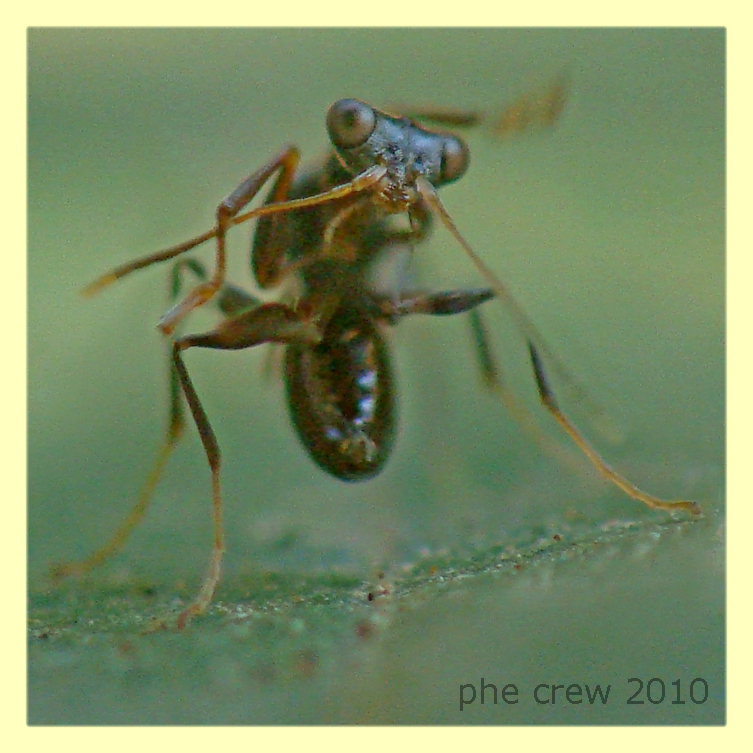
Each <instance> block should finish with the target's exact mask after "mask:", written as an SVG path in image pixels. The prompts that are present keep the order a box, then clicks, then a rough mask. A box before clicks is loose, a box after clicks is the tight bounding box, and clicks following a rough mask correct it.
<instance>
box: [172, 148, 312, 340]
mask: <svg viewBox="0 0 753 753" xmlns="http://www.w3.org/2000/svg"><path fill="white" fill-rule="evenodd" d="M299 159H300V156H299V153H298V150H297V149H296V148H295V147H293V146H290V147H287V148H286V149H283V151H282V152H280V154H278V155H277V156H276V157H275V158H274V159H272V160H271V161H270V162H268V163H267V164H266V165H264V166H263V167H261V168H260V169H259V170H257V171H256V172H255V173H253V174H252V175H250V176H249V177H248V178H246V180H244V181H243V182H242V183H241V184H240V185H239V186H238V187H237V188H236V189H235V190H234V191H233V192H232V193H231V194H230V195H229V196H227V197H226V198H225V199H223V200H222V201H221V202H220V204H219V206H218V207H217V212H216V218H217V225H216V228H215V230H216V237H217V252H216V262H215V270H214V274H213V275H212V277H211V278H210V279H209V280H207V281H206V282H204V283H202V284H200V285H198V286H197V287H195V288H194V289H193V290H192V291H191V292H190V293H189V294H188V295H187V296H186V297H185V298H184V299H183V300H182V301H181V302H180V303H178V304H177V305H176V306H173V307H172V308H171V309H170V310H169V311H167V312H166V313H165V314H164V315H163V316H162V318H161V319H160V321H159V324H158V327H159V329H160V330H161V331H162V332H163V333H164V334H166V335H169V334H170V333H171V332H172V331H173V330H174V329H175V327H176V325H177V324H178V323H179V322H180V321H181V319H183V318H184V317H185V316H186V315H187V314H188V313H189V312H191V311H193V309H195V308H198V307H199V306H202V305H203V304H204V303H206V302H207V301H208V300H209V299H210V298H211V297H212V296H213V295H214V294H215V293H216V292H217V291H218V290H219V289H220V287H221V286H222V283H223V282H224V280H225V234H226V233H227V230H228V229H229V228H230V227H231V226H232V224H233V222H232V221H233V218H234V217H235V216H236V215H237V214H238V213H239V212H240V211H241V210H242V209H243V208H244V207H245V206H246V205H247V204H248V203H249V202H250V201H251V200H252V199H253V198H254V197H255V196H256V194H257V193H258V192H259V190H260V189H261V187H262V186H263V185H264V184H265V183H266V182H267V180H269V178H270V176H271V175H273V174H274V173H275V172H276V171H277V170H281V173H280V175H279V177H278V179H277V182H276V184H275V188H274V192H275V193H276V192H277V191H278V190H279V191H280V192H281V193H283V194H286V193H287V188H288V187H289V185H290V181H291V180H292V176H293V173H294V172H295V169H296V167H297V165H298V161H299Z"/></svg>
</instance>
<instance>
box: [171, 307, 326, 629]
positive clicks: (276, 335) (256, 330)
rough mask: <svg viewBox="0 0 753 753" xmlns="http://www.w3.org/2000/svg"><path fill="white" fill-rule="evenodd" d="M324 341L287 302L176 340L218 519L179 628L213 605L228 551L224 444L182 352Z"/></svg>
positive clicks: (176, 359) (177, 364)
mask: <svg viewBox="0 0 753 753" xmlns="http://www.w3.org/2000/svg"><path fill="white" fill-rule="evenodd" d="M320 340H321V333H320V330H319V328H318V327H317V325H316V324H315V323H314V321H313V320H312V319H310V318H308V317H307V316H306V315H304V314H302V313H299V312H298V311H296V310H294V309H292V308H290V307H289V306H285V305H283V304H281V303H267V304H263V305H261V306H258V307H257V308H254V309H252V310H248V311H243V312H242V313H240V314H237V315H236V316H233V317H232V318H230V319H228V320H226V321H224V322H222V324H220V326H219V327H217V328H216V329H215V330H213V331H211V332H208V333H205V334H198V335H189V336H186V337H181V338H178V339H176V340H175V341H174V342H173V348H172V362H173V365H174V369H175V373H176V374H177V376H178V380H179V383H180V387H181V389H182V390H183V394H184V395H185V398H186V401H187V402H188V406H189V408H190V410H191V414H192V416H193V419H194V423H195V424H196V428H197V429H198V431H199V436H200V437H201V442H202V444H203V446H204V452H205V453H206V456H207V461H208V462H209V468H210V471H211V474H212V517H213V523H214V538H213V544H212V553H211V557H210V561H209V569H208V571H207V574H206V577H205V578H204V581H203V582H202V585H201V588H200V589H199V592H198V594H197V595H196V598H195V599H194V601H193V602H192V603H191V604H190V605H189V606H188V607H187V608H186V609H185V610H183V612H181V614H180V615H179V616H178V622H177V626H178V628H183V627H184V626H185V625H186V624H187V622H188V621H189V620H191V619H192V618H193V617H196V616H197V615H200V614H202V613H203V612H205V611H206V610H207V608H208V607H209V604H210V603H211V601H212V596H213V594H214V591H215V589H216V588H217V584H218V583H219V580H220V570H221V566H222V555H223V552H224V550H225V539H224V533H223V526H222V494H221V488H220V447H219V444H218V442H217V438H216V437H215V434H214V431H213V429H212V426H211V424H210V423H209V418H208V417H207V414H206V412H205V411H204V407H203V406H202V404H201V401H200V400H199V396H198V394H197V392H196V390H195V388H194V386H193V383H192V382H191V378H190V377H189V375H188V370H187V369H186V366H185V363H184V362H183V356H182V353H183V351H184V350H186V349H188V348H212V349H216V350H241V349H244V348H251V347H254V346H255V345H260V344H262V343H269V342H278V343H294V342H297V343H306V344H310V345H313V344H316V343H318V342H319V341H320Z"/></svg>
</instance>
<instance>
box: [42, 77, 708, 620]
mask: <svg viewBox="0 0 753 753" xmlns="http://www.w3.org/2000/svg"><path fill="white" fill-rule="evenodd" d="M536 102H537V101H536V100H532V99H530V98H526V99H525V100H524V103H523V104H520V103H518V104H517V105H516V106H513V107H512V108H510V109H508V110H507V111H506V114H505V115H504V117H503V118H502V119H500V120H499V122H498V130H499V131H511V130H515V129H516V128H518V127H521V128H522V127H526V126H527V125H529V121H536V120H537V119H538V120H540V121H546V120H547V119H549V120H552V119H554V118H556V116H557V114H558V112H559V110H560V109H561V106H562V91H561V89H558V90H557V91H556V92H555V94H554V95H552V97H550V101H549V103H548V105H547V106H539V107H538V109H537V105H536ZM476 119H477V118H476V117H475V116H473V115H471V114H464V113H459V112H455V111H439V110H437V111H428V110H427V111H423V112H420V113H418V114H417V115H414V116H413V117H412V118H410V117H405V116H401V115H390V114H387V113H386V112H382V111H380V110H378V109H376V108H375V107H372V106H371V105H368V104H366V103H365V102H362V101H359V100H356V99H341V100H339V101H337V102H335V103H334V104H333V105H332V106H331V107H330V108H329V110H328V112H327V117H326V126H327V131H328V134H329V139H330V143H331V151H330V153H329V155H328V156H327V158H326V159H325V161H324V162H323V163H322V164H321V165H319V166H318V167H316V168H314V169H313V170H311V171H309V172H307V173H302V174H301V175H299V174H298V163H299V152H298V150H297V149H296V148H295V147H294V146H289V147H286V148H284V149H283V150H282V151H281V152H280V153H279V154H278V155H277V156H275V157H274V158H273V159H271V160H270V161H269V162H268V163H267V164H265V165H264V166H262V167H261V168H260V169H259V170H257V171H256V172H254V173H253V174H252V175H250V176H249V177H248V178H246V179H245V180H244V181H243V182H242V183H241V184H240V185H239V186H238V187H237V188H236V189H235V190H234V191H233V192H232V193H231V194H230V195H229V196H228V197H227V198H225V199H224V200H223V201H222V202H220V204H219V206H218V207H217V211H216V222H215V224H214V226H213V227H212V229H210V230H209V231H207V232H205V233H203V234H202V235H199V236H197V237H195V238H192V239H190V240H188V241H186V242H184V243H181V244H179V245H176V246H172V247H170V248H167V249H165V250H163V251H159V252H157V253H153V254H150V255H148V256H144V257H141V258H138V259H136V260H134V261H131V262H129V263H127V264H124V265H123V266H121V267H118V268H116V269H115V270H113V271H112V272H110V273H108V274H106V275H104V276H102V277H100V278H99V279H97V280H96V281H94V282H93V283H92V284H91V285H90V286H89V287H88V288H87V289H86V291H85V292H86V293H93V292H96V291H98V290H99V289H101V288H103V287H105V286H107V285H109V284H111V283H112V282H114V281H116V280H118V279H120V278H122V277H124V276H126V275H128V274H130V273H132V272H134V271H136V270H138V269H142V268H144V267H147V266H150V265H152V264H155V263H158V262H164V261H167V260H170V259H175V258H176V257H182V255H183V254H186V253H187V252H188V251H190V250H191V249H193V248H195V247H196V246H198V245H200V244H202V243H204V242H206V241H209V240H211V239H214V241H215V243H216V253H215V265H214V270H213V271H212V273H211V274H208V273H207V271H206V269H205V267H204V266H203V265H202V264H200V263H199V262H198V261H196V260H195V259H193V258H190V257H184V258H180V259H178V260H177V261H176V262H175V264H174V266H173V268H172V274H171V277H170V280H171V297H172V299H173V301H174V305H172V306H171V308H170V309H169V310H168V311H167V312H166V313H165V314H164V315H163V316H162V318H161V319H160V321H159V324H158V328H159V329H160V330H161V331H162V332H163V333H164V334H165V335H168V336H170V338H171V339H170V343H171V351H170V375H171V376H170V418H169V423H168V431H167V436H166V438H165V441H164V443H163V447H162V451H161V453H160V454H159V457H158V460H157V463H156V465H155V468H154V470H153V471H152V474H151V475H150V477H149V478H148V480H147V483H146V485H145V487H144V489H143V491H142V493H141V496H140V497H139V499H138V502H137V504H136V506H135V507H134V509H133V510H132V512H131V514H130V516H129V517H128V518H127V519H126V521H125V522H124V523H123V524H122V526H121V527H120V529H118V530H117V531H116V533H115V534H114V536H113V537H112V538H111V539H110V541H109V542H108V543H107V544H105V546H103V547H102V548H101V549H99V550H98V551H96V552H95V553H94V554H92V555H91V556H90V557H89V558H88V559H86V560H83V561H82V562H73V563H68V564H65V565H61V566H58V567H57V568H56V571H55V572H56V574H57V575H58V576H62V575H70V574H74V573H81V572H85V571H87V570H89V569H91V568H92V567H94V566H95V565H97V564H99V563H100V562H102V561H103V560H104V559H105V558H106V557H107V556H109V555H110V554H111V553H112V552H114V551H115V550H117V549H118V548H119V547H120V546H121V545H122V544H123V542H124V541H125V539H126V537H127V536H128V534H129V533H130V531H131V530H132V528H133V527H134V526H135V524H136V523H137V522H138V520H139V519H140V518H141V517H142V515H143V513H144V511H145V510H146V507H147V505H148V503H149V500H150V498H151V497H152V494H153V491H154V488H155V486H156V484H157V481H158V479H159V477H160V474H161V472H162V469H163V467H164V465H165V463H166V461H167V458H168V456H169V454H170V452H171V451H172V449H173V448H174V447H175V445H176V444H177V442H178V439H179V438H180V436H181V434H182V431H183V428H184V423H185V421H184V405H185V404H187V405H188V407H189V409H190V413H191V415H192V417H193V421H194V424H195V425H196V428H197V429H198V432H199V435H200V438H201V442H202V444H203V447H204V451H205V454H206V457H207V461H208V463H209V467H210V471H211V486H212V510H213V521H214V538H213V546H212V552H211V557H210V563H209V568H208V572H207V574H206V576H205V578H204V581H203V583H202V585H201V587H200V589H199V591H198V593H197V595H196V597H195V599H194V600H193V602H191V604H189V606H188V607H187V608H186V609H185V610H184V611H183V612H182V613H181V614H180V616H179V617H178V620H177V625H178V627H183V626H184V625H185V624H186V623H187V622H188V621H189V620H191V619H192V618H193V617H195V616H197V615H200V614H201V613H203V612H205V611H206V610H207V608H208V607H209V605H210V603H211V600H212V597H213V595H214V592H215V590H216V587H217V585H218V583H219V580H220V572H221V563H222V556H223V551H224V547H225V545H224V535H223V520H222V494H221V485H220V459H221V456H220V447H219V444H218V441H217V439H216V437H215V433H214V430H213V428H212V426H211V424H210V421H209V418H208V416H207V414H206V412H205V410H204V408H203V406H202V403H201V400H200V398H199V395H198V393H197V391H196V389H195V388H194V385H193V383H192V380H191V377H190V375H189V372H188V369H187V367H186V364H185V360H184V353H185V351H186V350H188V349H190V348H210V349H230V350H238V349H245V348H252V347H255V346H257V345H262V344H265V343H281V344H283V345H284V378H285V386H286V392H287V402H288V406H289V409H290V414H291V418H292V421H293V424H294V426H295V428H296V431H297V433H298V435H299V438H300V440H301V442H302V444H303V446H304V447H305V449H306V450H307V451H308V453H309V455H310V456H311V458H312V459H313V460H314V461H315V462H316V463H317V464H318V465H319V466H320V467H321V468H323V469H324V470H325V471H327V472H328V473H330V474H331V475H333V476H334V477H336V478H339V479H342V480H345V481H357V480H364V479H368V478H371V477H373V476H374V475H375V474H377V473H379V471H380V470H381V469H382V467H383V466H384V464H385V462H386V460H387V458H388V456H389V455H390V452H391V449H392V445H393V439H394V435H395V399H394V394H395V384H394V379H393V375H392V368H391V357H390V353H389V349H388V346H387V343H386V341H385V337H384V334H383V330H384V329H385V327H387V326H394V325H396V324H397V323H398V322H399V321H400V320H401V319H403V318H404V317H406V316H412V315H417V314H426V315H433V316H442V315H445V316H446V315H458V314H463V313H469V315H470V316H471V317H472V322H473V327H474V331H475V333H476V343H477V347H478V352H479V359H480V362H481V367H482V370H483V372H484V374H485V376H486V377H487V380H488V381H490V382H494V381H495V369H494V364H493V361H492V360H491V354H490V351H489V348H488V343H487V341H486V335H485V329H484V325H483V322H482V320H481V318H480V312H479V311H478V308H479V307H480V306H481V305H482V304H484V303H486V302H488V301H490V300H498V301H501V302H502V303H503V304H504V305H505V306H506V307H507V309H508V311H509V313H510V314H511V316H512V318H513V319H514V321H515V322H516V324H517V326H518V328H519V329H520V331H521V333H522V336H523V337H524V339H525V341H526V342H527V346H528V351H529V354H530V359H531V365H532V369H533V376H534V379H535V382H536V386H537V389H538V394H539V397H540V399H541V402H542V404H543V406H544V407H545V408H546V410H547V411H548V412H549V413H550V414H551V416H552V417H553V418H554V419H555V421H556V422H557V423H558V424H559V425H560V426H561V427H562V429H563V430H564V431H565V432H566V433H567V434H568V435H569V436H570V437H571V439H572V440H573V441H574V442H575V443H576V444H577V446H578V447H579V448H580V449H581V450H582V451H583V452H584V453H585V455H586V456H587V457H588V459H589V460H590V461H591V463H592V464H593V465H594V467H595V468H596V469H597V470H598V472H599V473H600V474H601V475H602V476H604V477H605V478H607V479H608V480H609V481H611V482H612V483H614V484H616V485H617V486H618V487H620V488H621V489H622V490H623V491H624V492H626V493H627V494H628V495H629V496H631V497H633V498H634V499H636V500H639V501H641V502H643V503H645V504H647V505H648V506H650V507H652V508H658V509H662V510H669V511H676V510H685V511H689V512H691V513H695V514H697V513H699V512H700V509H699V507H698V506H697V505H696V504H695V503H693V502H685V501H676V502H666V501H663V500H661V499H658V498H657V497H654V496H652V495H649V494H646V493H645V492H643V491H641V490H640V489H639V488H637V487H636V486H635V485H633V484H632V483H631V482H630V481H628V480H627V479H626V478H624V477H623V476H621V475H620V474H618V473H617V472H616V471H614V470H613V469H612V468H611V467H610V466H608V465H607V464H606V462H605V461H604V460H603V459H602V458H601V456H600V455H599V454H598V453H597V452H596V451H595V450H594V449H593V448H592V447H591V445H590V444H589V443H588V442H587V441H586V439H585V438H584V437H583V436H582V434H581V433H580V431H579V430H578V429H577V428H576V427H575V425H574V424H573V423H572V422H571V421H570V420H569V419H568V418H567V417H566V416H565V415H564V413H563V412H562V411H561V410H560V408H559V405H558V403H557V401H556V399H555V397H554V394H553V392H552V389H551V387H550V383H549V380H548V377H547V374H546V371H545V365H544V364H545V361H548V362H549V363H550V364H551V365H553V366H554V367H555V368H557V369H558V370H559V369H560V368H561V367H560V366H559V364H558V362H557V360H556V359H555V358H554V356H553V355H552V353H551V351H550V350H549V349H548V348H547V347H546V345H545V344H544V341H543V339H542V337H541V336H540V334H539V332H538V330H537V329H536V327H535V326H534V325H533V323H532V322H531V321H530V319H529V318H528V317H527V315H526V314H525V312H524V311H523V309H522V308H521V307H520V306H519V305H518V304H517V303H516V302H515V300H514V299H513V298H512V296H511V294H510V292H509V291H508V289H507V287H506V286H505V285H503V284H502V282H501V281H500V280H499V279H498V278H497V277H496V275H495V274H494V273H493V272H492V271H491V270H490V269H489V268H488V267H487V265H486V264H485V263H484V261H483V260H482V259H481V257H480V256H478V255H477V254H476V252H475V251H474V250H473V249H472V248H471V246H470V245H469V244H468V243H467V241H466V240H465V238H464V237H463V236H462V235H461V233H460V232H459V230H458V229H457V227H456V225H455V223H454V222H453V220H452V219H451V217H450V215H449V213H448V212H447V210H446V209H445V208H444V206H443V204H442V202H441V201H440V199H439V196H438V189H440V188H442V187H443V186H445V185H447V184H449V183H452V182H454V181H457V180H459V179H460V178H461V177H462V176H463V175H464V174H465V172H466V170H467V168H468V164H469V158H470V154H469V149H468V146H467V144H466V143H465V141H464V140H463V139H461V138H460V137H459V136H457V135H455V134H454V133H452V132H450V131H449V130H448V131H445V130H434V129H433V128H429V127H428V126H426V125H425V124H424V123H426V122H431V123H432V124H433V125H438V126H439V127H440V128H441V127H450V126H460V125H468V124H472V123H473V122H475V120H476ZM268 183H271V189H270V191H269V194H268V196H267V197H266V200H265V201H264V203H263V204H262V205H261V206H258V207H256V208H254V209H250V210H249V209H247V206H248V204H249V203H250V202H251V201H252V200H253V199H254V198H255V197H256V195H257V194H258V193H259V191H261V190H262V188H263V187H264V186H265V185H267V184H268ZM399 217H403V218H405V217H407V223H405V222H404V223H403V225H402V226H399V225H397V224H396V223H395V222H394V219H395V218H399ZM252 219H257V220H258V224H257V227H256V232H255V235H254V239H253V245H252V252H251V266H252V270H253V274H254V277H255V280H256V282H257V284H258V285H259V287H260V288H261V289H263V290H266V289H271V288H277V289H281V290H282V289H284V288H285V286H286V285H288V284H289V283H295V284H297V291H296V293H295V295H293V294H289V295H288V298H287V299H281V300H279V301H278V302H266V303H262V302H260V301H259V300H257V298H256V297H254V296H253V295H251V294H250V293H247V292H244V291H242V290H241V289H240V288H238V287H235V286H234V285H231V284H230V283H228V282H226V279H225V277H226V275H225V265H226V249H225V241H226V236H227V233H228V231H229V230H230V229H231V228H232V227H233V226H235V225H238V224H241V223H244V222H247V221H249V220H252ZM436 220H438V221H439V222H440V223H441V225H442V226H444V228H446V229H447V230H448V231H449V232H450V233H451V234H452V236H454V238H455V239H456V241H457V242H458V244H459V245H460V247H461V248H462V249H463V251H464V252H465V253H466V254H467V255H468V256H469V257H470V259H471V261H472V262H473V263H474V264H475V266H476V267H477V269H478V270H479V272H480V273H481V275H482V276H483V278H484V279H485V281H486V284H487V287H484V288H479V289H474V290H450V291H445V292H426V291H420V290H419V291H414V290H406V289H404V287H405V286H404V285H403V284H402V283H398V284H397V285H395V286H394V287H395V288H396V289H394V290H389V291H387V292H383V291H380V290H378V289H377V288H376V287H375V286H374V285H373V283H372V278H371V273H372V269H373V267H374V265H375V264H376V263H377V261H378V260H379V259H380V258H382V257H383V256H384V255H385V254H387V253H389V252H390V251H392V250H394V249H395V248H396V247H398V246H403V247H404V246H406V245H407V246H408V247H409V248H412V247H414V246H416V245H417V244H419V243H421V242H422V241H423V240H424V239H425V238H426V236H427V234H428V232H429V229H430V227H431V225H432V222H434V221H436ZM187 275H193V276H195V277H197V278H198V284H196V286H195V287H193V288H192V289H191V290H190V291H189V292H188V294H187V295H185V296H183V297H181V289H182V286H183V281H184V279H185V277H186V276H187ZM288 286H289V285H288ZM212 299H214V300H216V301H217V303H218V304H219V308H220V311H221V312H222V314H223V315H224V319H223V320H222V321H221V323H220V324H219V325H218V326H217V327H216V328H215V329H213V330H211V331H208V332H204V333H201V334H192V335H182V336H177V335H175V329H176V327H177V326H178V325H179V324H180V323H181V322H182V321H183V319H184V318H185V317H186V316H188V315H189V314H190V313H191V312H192V311H193V310H195V309H197V308H199V307H201V306H203V305H205V304H206V303H207V302H209V301H210V300H212ZM498 386H499V385H498Z"/></svg>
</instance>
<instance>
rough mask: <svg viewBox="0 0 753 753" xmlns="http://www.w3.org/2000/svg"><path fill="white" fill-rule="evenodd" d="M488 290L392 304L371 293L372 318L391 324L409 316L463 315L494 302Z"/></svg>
mask: <svg viewBox="0 0 753 753" xmlns="http://www.w3.org/2000/svg"><path fill="white" fill-rule="evenodd" d="M494 296H495V293H494V291H493V290H491V289H490V288H478V289H476V290H447V291H443V292H441V293H416V292H413V293H406V294H404V295H402V296H401V297H400V298H398V299H397V300H395V299H394V298H393V297H392V296H390V295H383V294H377V293H372V294H371V302H372V305H373V306H374V311H373V314H374V316H376V317H377V318H380V319H386V320H387V321H388V322H389V323H390V324H397V322H398V320H399V319H401V318H402V317H404V316H409V315H410V314H429V315H430V316H451V315H452V314H462V313H464V312H466V311H470V310H471V309H475V308H476V306H480V305H481V304H482V303H485V302H486V301H488V300H490V299H491V298H494Z"/></svg>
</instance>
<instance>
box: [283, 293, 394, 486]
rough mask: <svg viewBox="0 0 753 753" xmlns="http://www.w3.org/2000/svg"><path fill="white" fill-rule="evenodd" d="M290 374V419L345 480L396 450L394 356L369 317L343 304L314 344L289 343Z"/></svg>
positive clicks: (368, 472) (371, 469) (372, 469)
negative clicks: (394, 442)
mask: <svg viewBox="0 0 753 753" xmlns="http://www.w3.org/2000/svg"><path fill="white" fill-rule="evenodd" d="M285 381H286V386H287V392H288V404H289V406H290V414H291V417H292V419H293V424H294V425H295V427H296V430H297V431H298V435H299V437H300V438H301V441H302V442H303V445H304V446H305V447H306V449H307V450H308V452H309V454H310V455H311V457H312V458H313V459H314V460H315V461H316V463H317V464H318V465H319V466H320V467H321V468H323V469H324V470H325V471H327V472H328V473H331V474H332V475H333V476H336V477H337V478H340V479H342V480H343V481H360V480H365V479H368V478H371V477H372V476H374V475H376V474H377V473H378V472H379V471H380V470H381V468H382V466H383V465H384V463H385V461H386V460H387V458H388V456H389V454H390V451H391V449H392V441H393V437H394V429H395V399H394V388H393V384H392V370H391V367H390V362H389V355H388V353H387V348H386V346H385V343H384V340H383V339H382V336H381V333H380V332H379V330H378V329H377V326H376V324H375V323H374V321H373V320H372V319H371V317H370V316H369V315H368V314H367V313H365V312H364V311H362V310H361V309H360V308H359V307H357V306H353V305H352V304H350V303H347V302H346V303H343V304H342V305H341V306H340V308H338V309H337V311H336V312H335V314H334V315H333V316H332V318H331V319H330V320H329V323H328V324H327V327H326V329H325V332H324V336H323V338H322V341H321V342H320V343H319V344H318V345H316V346H305V345H290V346H289V347H288V348H287V351H286V355H285Z"/></svg>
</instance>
